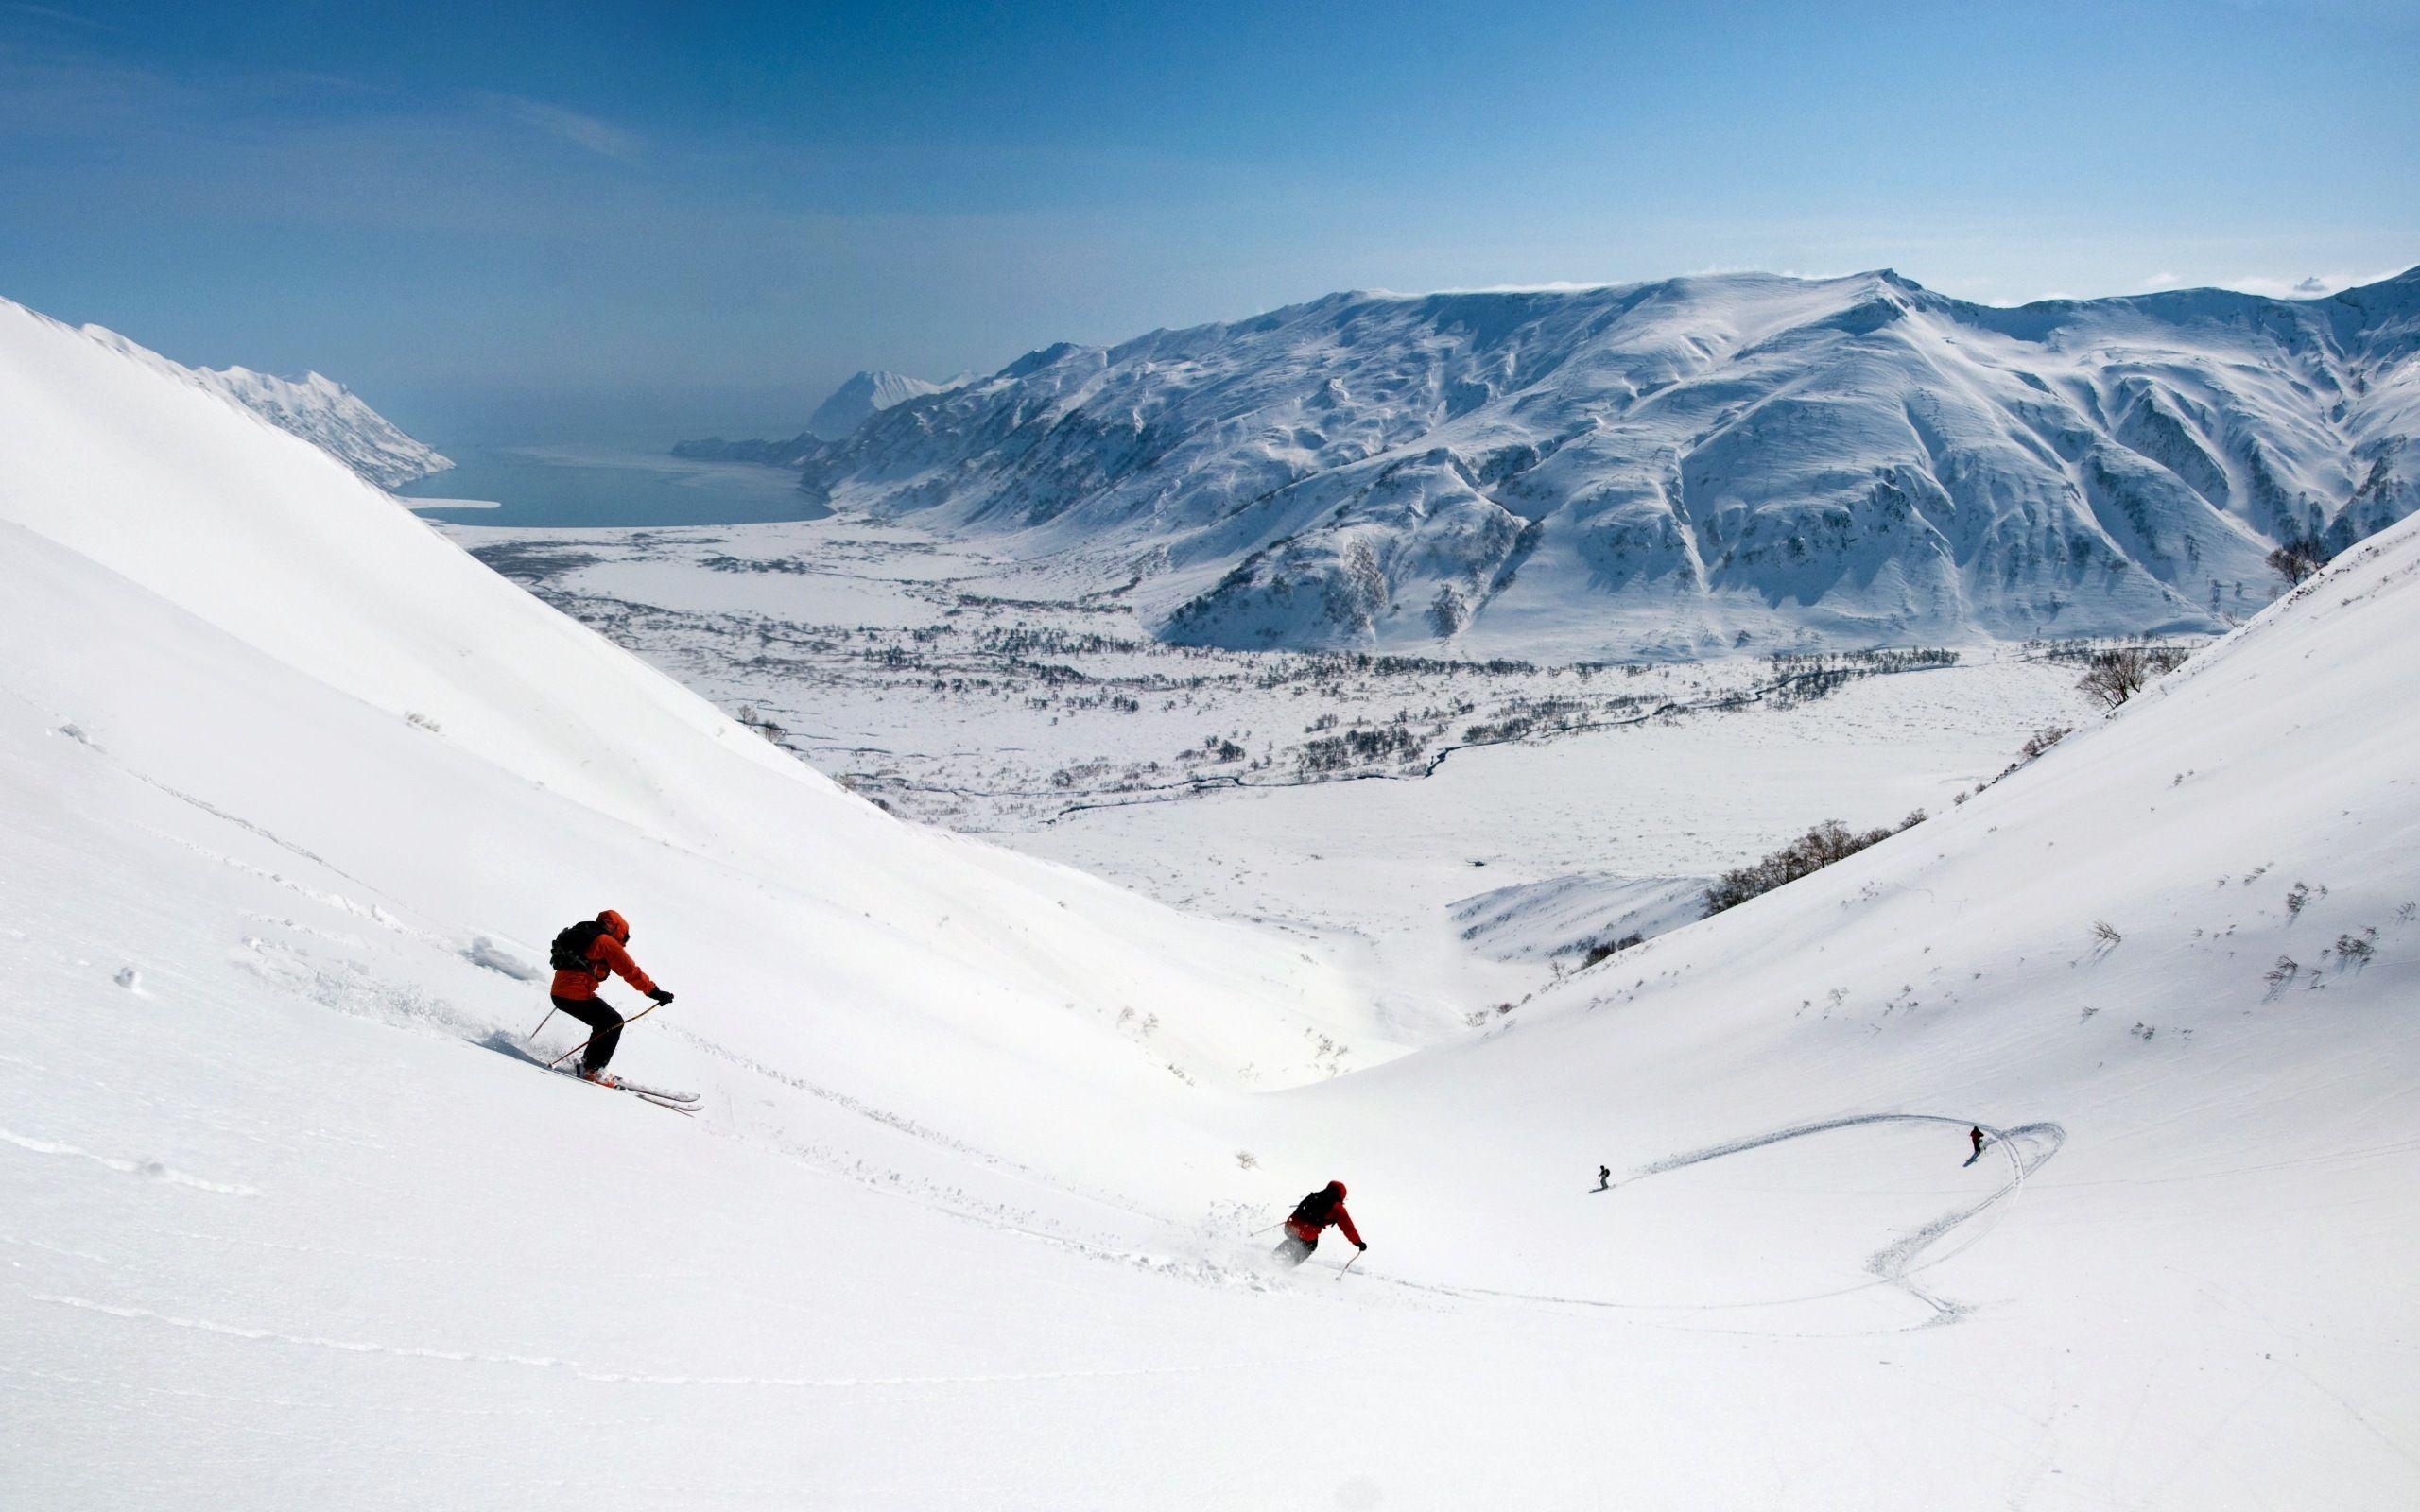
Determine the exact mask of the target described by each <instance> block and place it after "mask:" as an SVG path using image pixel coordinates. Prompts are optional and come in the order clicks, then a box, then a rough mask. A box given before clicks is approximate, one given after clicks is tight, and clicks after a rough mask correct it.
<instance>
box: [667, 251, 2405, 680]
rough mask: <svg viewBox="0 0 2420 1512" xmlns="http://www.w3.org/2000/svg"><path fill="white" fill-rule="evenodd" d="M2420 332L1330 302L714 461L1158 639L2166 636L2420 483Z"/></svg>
mask: <svg viewBox="0 0 2420 1512" xmlns="http://www.w3.org/2000/svg"><path fill="white" fill-rule="evenodd" d="M2415 346H2420V269H2415V270H2413V271H2412V272H2411V273H2406V274H2404V275H2402V276H2401V277H2398V278H2395V279H2392V280H2388V281H2386V282H2384V283H2376V284H2371V285H2369V286H2366V287H2362V288H2357V289H2350V290H2347V291H2345V292H2343V293H2341V294H2337V295H2333V296H2330V297H2327V298H2324V299H2312V300H2275V299H2266V298H2261V297H2257V296H2254V295H2247V294H2237V293H2230V292H2226V291H2222V290H2216V289H2195V290H2183V291H2176V292H2170V293H2161V294H2150V295H2143V296H2138V297H2134V298H2124V299H2107V300H2090V301H2045V302H2041V303H2036V304H2030V305H2025V306H2022V307H2019V308H2014V309H2008V308H1998V307H1994V306H1987V305H1979V304H1971V303H1967V302H1965V301H1960V300H1954V299H1949V298H1946V297H1944V296H1942V295H1939V294H1935V293H1933V292H1931V291H1929V290H1927V289H1925V288H1923V287H1921V286H1919V285H1917V284H1915V283H1911V282H1910V281H1909V280H1907V279H1904V278H1901V277H1899V276H1898V275H1897V274H1895V273H1893V272H1890V271H1887V270H1886V271H1881V272H1873V273H1863V274H1858V275H1855V276H1852V277H1846V278H1836V279H1821V280H1805V279H1793V278H1783V277H1778V276H1773V275H1767V274H1724V275H1710V276H1704V277H1691V278H1681V279H1672V280H1668V281H1665V282H1661V283H1636V284H1629V285H1624V286H1619V287H1607V288H1596V289H1585V290H1578V291H1555V292H1511V293H1475V294H1436V295H1427V296H1419V297H1402V296H1393V295H1383V294H1338V295H1332V296H1330V297H1328V298H1326V299H1322V300H1318V301H1312V302H1310V303H1307V304H1299V305H1293V306H1290V307H1288V308H1286V309H1282V310H1276V311H1273V312H1271V313H1270V314H1267V315H1263V316H1259V317H1256V318H1253V319H1249V320H1241V321H1235V322H1231V323H1225V324H1219V325H1207V326H1200V327H1196V328H1193V329H1191V330H1185V331H1159V332H1153V333H1151V334H1150V335H1145V336H1141V337H1138V338H1136V339H1134V340H1132V341H1129V342H1125V343H1123V344H1121V345H1118V346H1115V347H1108V348H1103V347H1087V346H1074V345H1061V346H1055V347H1051V348H1048V349H1046V350H1044V351H1041V352H1033V353H1031V354H1029V355H1028V356H1026V357H1024V358H1022V359H1020V360H1018V361H1017V362H1014V363H1012V364H1011V365H1010V366H1008V367H1007V368H1005V369H1001V370H1000V371H999V372H997V373H995V374H994V375H992V376H991V377H989V378H983V379H978V380H976V381H973V382H970V383H966V384H963V385H961V386H959V387H951V388H948V389H945V390H943V391H941V392H936V393H931V394H925V395H922V396H919V397H912V398H908V399H905V400H902V401H900V402H898V403H894V404H890V405H888V406H887V407H883V408H880V409H878V410H877V411H875V412H874V413H873V414H872V415H871V416H869V417H867V418H865V419H864V420H863V421H861V422H860V423H858V424H857V426H856V428H855V429H854V430H852V431H851V432H850V433H849V434H848V435H847V436H846V437H845V438H841V439H838V440H830V441H827V440H823V439H821V438H814V437H801V438H796V439H794V440H792V441H787V442H744V443H731V442H718V443H715V445H716V446H717V448H718V449H719V451H718V455H749V456H751V458H752V459H754V460H763V461H776V462H781V463H784V464H787V465H793V466H796V467H797V468H798V469H799V470H800V472H801V477H802V486H803V487H804V488H805V489H806V490H808V491H809V492H811V493H813V494H815V495H817V496H819V497H821V498H822V499H824V500H826V501H827V502H829V503H830V504H831V505H832V506H834V507H836V508H838V509H842V510H845V511H855V512H858V513H862V514H869V515H873V516H876V517H907V516H914V517H918V518H921V519H923V520H925V522H927V523H929V524H933V525H935V526H938V527H942V528H945V529H950V530H956V531H979V532H984V533H987V534H990V535H993V536H995V537H997V538H999V540H998V541H997V542H996V543H997V544H999V545H1001V546H1003V547H1005V548H1006V549H1010V550H1013V551H1018V552H1021V553H1024V554H1028V555H1035V556H1041V555H1068V556H1075V557H1080V558H1090V559H1093V560H1095V561H1097V562H1098V564H1099V566H1100V568H1101V571H1102V572H1103V574H1104V575H1108V574H1115V575H1117V577H1116V578H1115V579H1113V580H1122V579H1124V578H1127V577H1133V578H1136V579H1137V581H1135V583H1134V586H1133V587H1132V591H1131V593H1132V602H1133V603H1134V604H1135V607H1136V608H1137V610H1139V611H1140V612H1141V613H1142V615H1143V617H1144V620H1145V622H1146V623H1147V624H1148V625H1150V627H1152V629H1153V631H1154V633H1156V634H1158V635H1160V636H1161V637H1163V638H1165V639H1167V640H1170V641H1175V642H1180V643H1187V644H1213V645H1223V646H1233V647H1247V648H1248V647H1259V646H1290V647H1304V648H1308V647H1368V648H1376V647H1385V648H1389V649H1404V650H1416V651H1439V650H1450V651H1451V652H1453V653H1455V654H1463V655H1476V654H1518V655H1549V656H1609V657H1618V656H1686V655H1695V654H1703V653H1705V652H1708V651H1714V650H1720V649H1730V648H1735V647H1737V648H1752V649H1757V650H1778V649H1788V648H1792V647H1800V646H1809V647H1811V646H1830V647H1841V646H1852V645H1871V644H1908V643H1911V642H1941V641H1962V640H1975V639H1980V638H2022V637H2031V636H2038V635H2052V636H2056V635H2077V634H2102V633H2134V632H2184V631H2198V630H2211V629H2218V628H2221V627H2224V626H2225V625H2226V624H2228V623H2230V622H2232V621H2233V620H2235V619H2238V618H2240V617H2241V616H2243V615H2246V614H2248V613H2250V612H2252V611H2253V610H2257V609H2258V608H2260V607H2261V606H2262V605H2263V604H2265V603H2266V602H2268V600H2269V599H2270V598H2271V597H2272V596H2273V595H2274V593H2275V592H2276V591H2277V589H2278V587H2279V586H2280V585H2279V584H2277V583H2276V582H2275V581H2274V580H2273V575H2272V574H2271V573H2269V571H2268V570H2267V569H2266V568H2265V566H2264V565H2263V558H2265V556H2266V555H2267V554H2268V552H2269V551H2270V550H2271V548H2272V547H2273V545H2274V544H2275V543H2277V542H2278V541H2282V540H2285V539H2288V538H2295V537H2316V538H2318V539H2320V540H2322V541H2325V542H2326V543H2327V544H2328V545H2330V546H2332V547H2336V548H2341V547H2342V546H2343V545H2345V544H2347V543H2349V542H2351V541H2357V540H2359V539H2360V538H2362V537H2364V536H2367V535H2369V534H2371V533H2372V532H2374V531H2377V530H2378V529H2380V528H2382V527H2384V526H2385V525H2387V524H2392V523H2393V522H2394V521H2396V520H2398V519H2401V518H2402V517H2404V516H2405V515H2407V514H2410V513H2412V512H2413V511H2414V509H2415V507H2420V491H2415V484H2414V474H2415V471H2416V470H2420V453H2415V451H2414V450H2413V444H2412V442H2413V437H2414V435H2415V433H2416V432H2420V364H2415V362H2414V360H2413V352H2414V350H2415ZM837 397H838V396H836V399H837Z"/></svg>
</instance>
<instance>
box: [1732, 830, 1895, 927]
mask: <svg viewBox="0 0 2420 1512" xmlns="http://www.w3.org/2000/svg"><path fill="white" fill-rule="evenodd" d="M1923 819H1924V811H1923V810H1922V809H1918V810H1917V811H1916V812H1915V813H1913V814H1910V815H1909V816H1908V817H1907V818H1906V819H1905V820H1903V821H1902V822H1901V824H1900V826H1899V827H1900V829H1906V828H1907V827H1908V826H1910V825H1913V824H1917V823H1921V822H1922V821H1923ZM1893 833H1896V832H1895V831H1892V830H1888V829H1882V830H1868V831H1866V832H1865V833H1862V834H1859V833H1856V832H1855V831H1853V830H1851V829H1850V828H1849V827H1848V826H1847V825H1845V824H1842V823H1841V821H1840V820H1838V819H1825V820H1824V822H1823V823H1821V824H1819V825H1817V826H1815V828H1813V829H1811V830H1809V831H1807V832H1806V833H1805V834H1802V835H1800V836H1799V837H1798V838H1797V839H1795V840H1792V841H1791V842H1789V844H1788V845H1786V846H1783V847H1782V848H1781V849H1780V850H1778V851H1774V852H1773V853H1772V854H1771V855H1769V856H1766V857H1765V858H1764V859H1763V860H1761V861H1752V862H1750V863H1749V864H1748V865H1746V866H1744V867H1740V868H1736V869H1734V870H1731V871H1726V872H1724V873H1723V874H1722V875H1721V876H1720V877H1717V878H1716V879H1715V881H1714V885H1713V886H1711V887H1708V888H1707V889H1706V890H1705V917H1706V918H1708V919H1711V918H1713V917H1714V916H1715V915H1717V914H1719V913H1721V912H1722V911H1723V910H1724V909H1726V908H1737V907H1738V906H1739V905H1740V904H1741V903H1744V902H1747V901H1748V900H1749V899H1751V898H1755V897H1759V896H1761V895H1763V894H1765V893H1769V892H1771V891H1772V890H1773V889H1774V888H1775V887H1779V886H1782V885H1785V884H1788V883H1792V882H1796V881H1797V880H1798V879H1799V878H1801V877H1806V876H1811V875H1813V874H1814V873H1815V872H1818V871H1821V870H1823V869H1824V868H1825V867H1828V866H1830V865H1831V864H1832V863H1833V862H1835V861H1841V860H1845V859H1846V858H1848V857H1850V856H1853V855H1855V854H1857V853H1858V851H1862V850H1864V849H1865V848H1866V847H1868V846H1870V845H1876V844H1878V843H1880V842H1881V841H1884V840H1888V839H1889V838H1891V836H1892V835H1893Z"/></svg>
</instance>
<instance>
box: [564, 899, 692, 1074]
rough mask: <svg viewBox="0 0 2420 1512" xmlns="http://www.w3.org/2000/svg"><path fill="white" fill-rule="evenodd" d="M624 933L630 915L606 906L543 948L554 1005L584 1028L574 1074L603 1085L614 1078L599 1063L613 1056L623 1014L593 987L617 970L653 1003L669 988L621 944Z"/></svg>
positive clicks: (666, 996) (665, 999)
mask: <svg viewBox="0 0 2420 1512" xmlns="http://www.w3.org/2000/svg"><path fill="white" fill-rule="evenodd" d="M630 939H631V925H630V920H628V919H624V918H623V917H622V916H621V915H619V914H617V913H615V912H614V910H612V909H611V908H608V909H606V910H605V911H604V912H603V913H601V914H598V915H597V916H596V919H594V920H592V921H590V922H587V923H580V924H574V925H572V926H571V928H569V929H566V930H564V931H563V932H562V934H560V935H557V936H555V943H554V948H553V950H552V951H551V952H550V953H549V954H548V961H549V963H550V964H551V965H552V966H553V967H554V968H555V981H554V986H553V987H552V988H549V989H548V990H549V991H550V993H551V994H552V996H553V998H554V1000H555V1006H556V1007H557V1008H559V1009H561V1010H562V1012H564V1013H566V1014H568V1015H570V1016H571V1017H572V1018H575V1019H578V1020H579V1022H582V1023H584V1024H586V1025H588V1028H589V1037H588V1053H587V1054H586V1055H584V1056H582V1057H580V1060H579V1074H580V1075H581V1076H582V1077H584V1078H586V1079H587V1080H589V1081H595V1082H603V1083H604V1084H605V1085H606V1086H609V1087H611V1086H614V1085H615V1083H614V1078H613V1077H612V1076H610V1075H608V1074H606V1072H605V1063H606V1062H607V1061H609V1060H612V1059H613V1058H614V1046H615V1045H616V1044H619V1043H620V1042H621V1039H622V1022H623V1020H622V1016H621V1015H620V1014H618V1013H616V1012H614V1010H613V1008H612V1007H610V1006H608V1005H606V1004H605V1003H604V1002H603V1001H602V1000H600V999H599V998H598V997H597V996H596V989H597V988H600V987H602V986H604V984H605V981H606V979H607V978H608V977H613V976H619V977H620V978H621V979H622V980H623V981H625V982H628V983H629V984H631V986H632V987H634V988H638V989H639V990H640V991H642V992H644V993H646V994H647V995H648V997H651V998H653V999H654V1000H655V1001H656V1002H657V1004H659V1005H662V1004H666V1003H669V1002H671V1001H672V994H671V993H669V992H666V990H664V988H660V987H658V986H656V985H655V983H654V981H653V980H652V979H651V978H649V977H648V974H647V973H646V972H645V971H641V970H639V963H638V962H636V961H634V960H631V953H630V952H629V951H627V950H625V949H623V947H624V946H626V945H628V944H629V943H630Z"/></svg>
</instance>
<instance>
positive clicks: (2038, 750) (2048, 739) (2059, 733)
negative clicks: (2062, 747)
mask: <svg viewBox="0 0 2420 1512" xmlns="http://www.w3.org/2000/svg"><path fill="white" fill-rule="evenodd" d="M2074 733H2075V730H2074V729H2073V727H2071V726H2067V725H2045V726H2043V727H2042V728H2041V729H2039V730H2035V731H2034V732H2033V733H2032V734H2031V735H2028V736H2027V737H2026V738H2025V744H2024V745H2022V746H2019V747H2016V753H2017V755H2019V756H2021V757H2023V758H2024V759H2025V760H2027V761H2029V762H2030V761H2032V760H2033V759H2035V758H2036V757H2038V756H2040V755H2041V754H2042V753H2043V752H2044V751H2046V750H2048V749H2049V748H2050V747H2053V746H2055V745H2057V744H2058V743H2059V742H2061V741H2063V740H2065V739H2066V738H2067V737H2068V736H2069V735H2072V734H2074Z"/></svg>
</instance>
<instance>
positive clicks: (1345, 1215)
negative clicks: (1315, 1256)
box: [1286, 1202, 1361, 1245]
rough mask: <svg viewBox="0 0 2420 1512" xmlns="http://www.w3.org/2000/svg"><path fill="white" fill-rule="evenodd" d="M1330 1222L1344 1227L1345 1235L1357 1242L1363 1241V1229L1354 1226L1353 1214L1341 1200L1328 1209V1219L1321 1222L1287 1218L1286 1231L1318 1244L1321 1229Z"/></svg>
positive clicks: (1308, 1243) (1305, 1241)
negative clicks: (1345, 1207) (1345, 1208)
mask: <svg viewBox="0 0 2420 1512" xmlns="http://www.w3.org/2000/svg"><path fill="white" fill-rule="evenodd" d="M1329 1224H1334V1225H1336V1226H1337V1227H1338V1228H1339V1229H1343V1230H1344V1237H1345V1238H1347V1239H1350V1240H1352V1241H1353V1242H1354V1243H1355V1244H1359V1243H1360V1242H1361V1230H1360V1229H1356V1228H1354V1227H1353V1214H1351V1213H1349V1212H1347V1211H1344V1204H1343V1203H1341V1202H1340V1203H1338V1204H1337V1205H1336V1206H1335V1207H1333V1208H1330V1209H1328V1210H1327V1217H1326V1219H1325V1220H1324V1221H1322V1222H1320V1223H1304V1222H1300V1221H1297V1220H1296V1219H1292V1218H1288V1219H1287V1220H1286V1231H1287V1232H1288V1233H1289V1234H1291V1235H1293V1236H1294V1237H1295V1238H1297V1239H1299V1240H1301V1241H1302V1242H1303V1243H1305V1244H1306V1245H1316V1244H1318V1243H1319V1242H1320V1230H1321V1229H1324V1228H1326V1227H1327V1226H1328V1225H1329Z"/></svg>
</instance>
